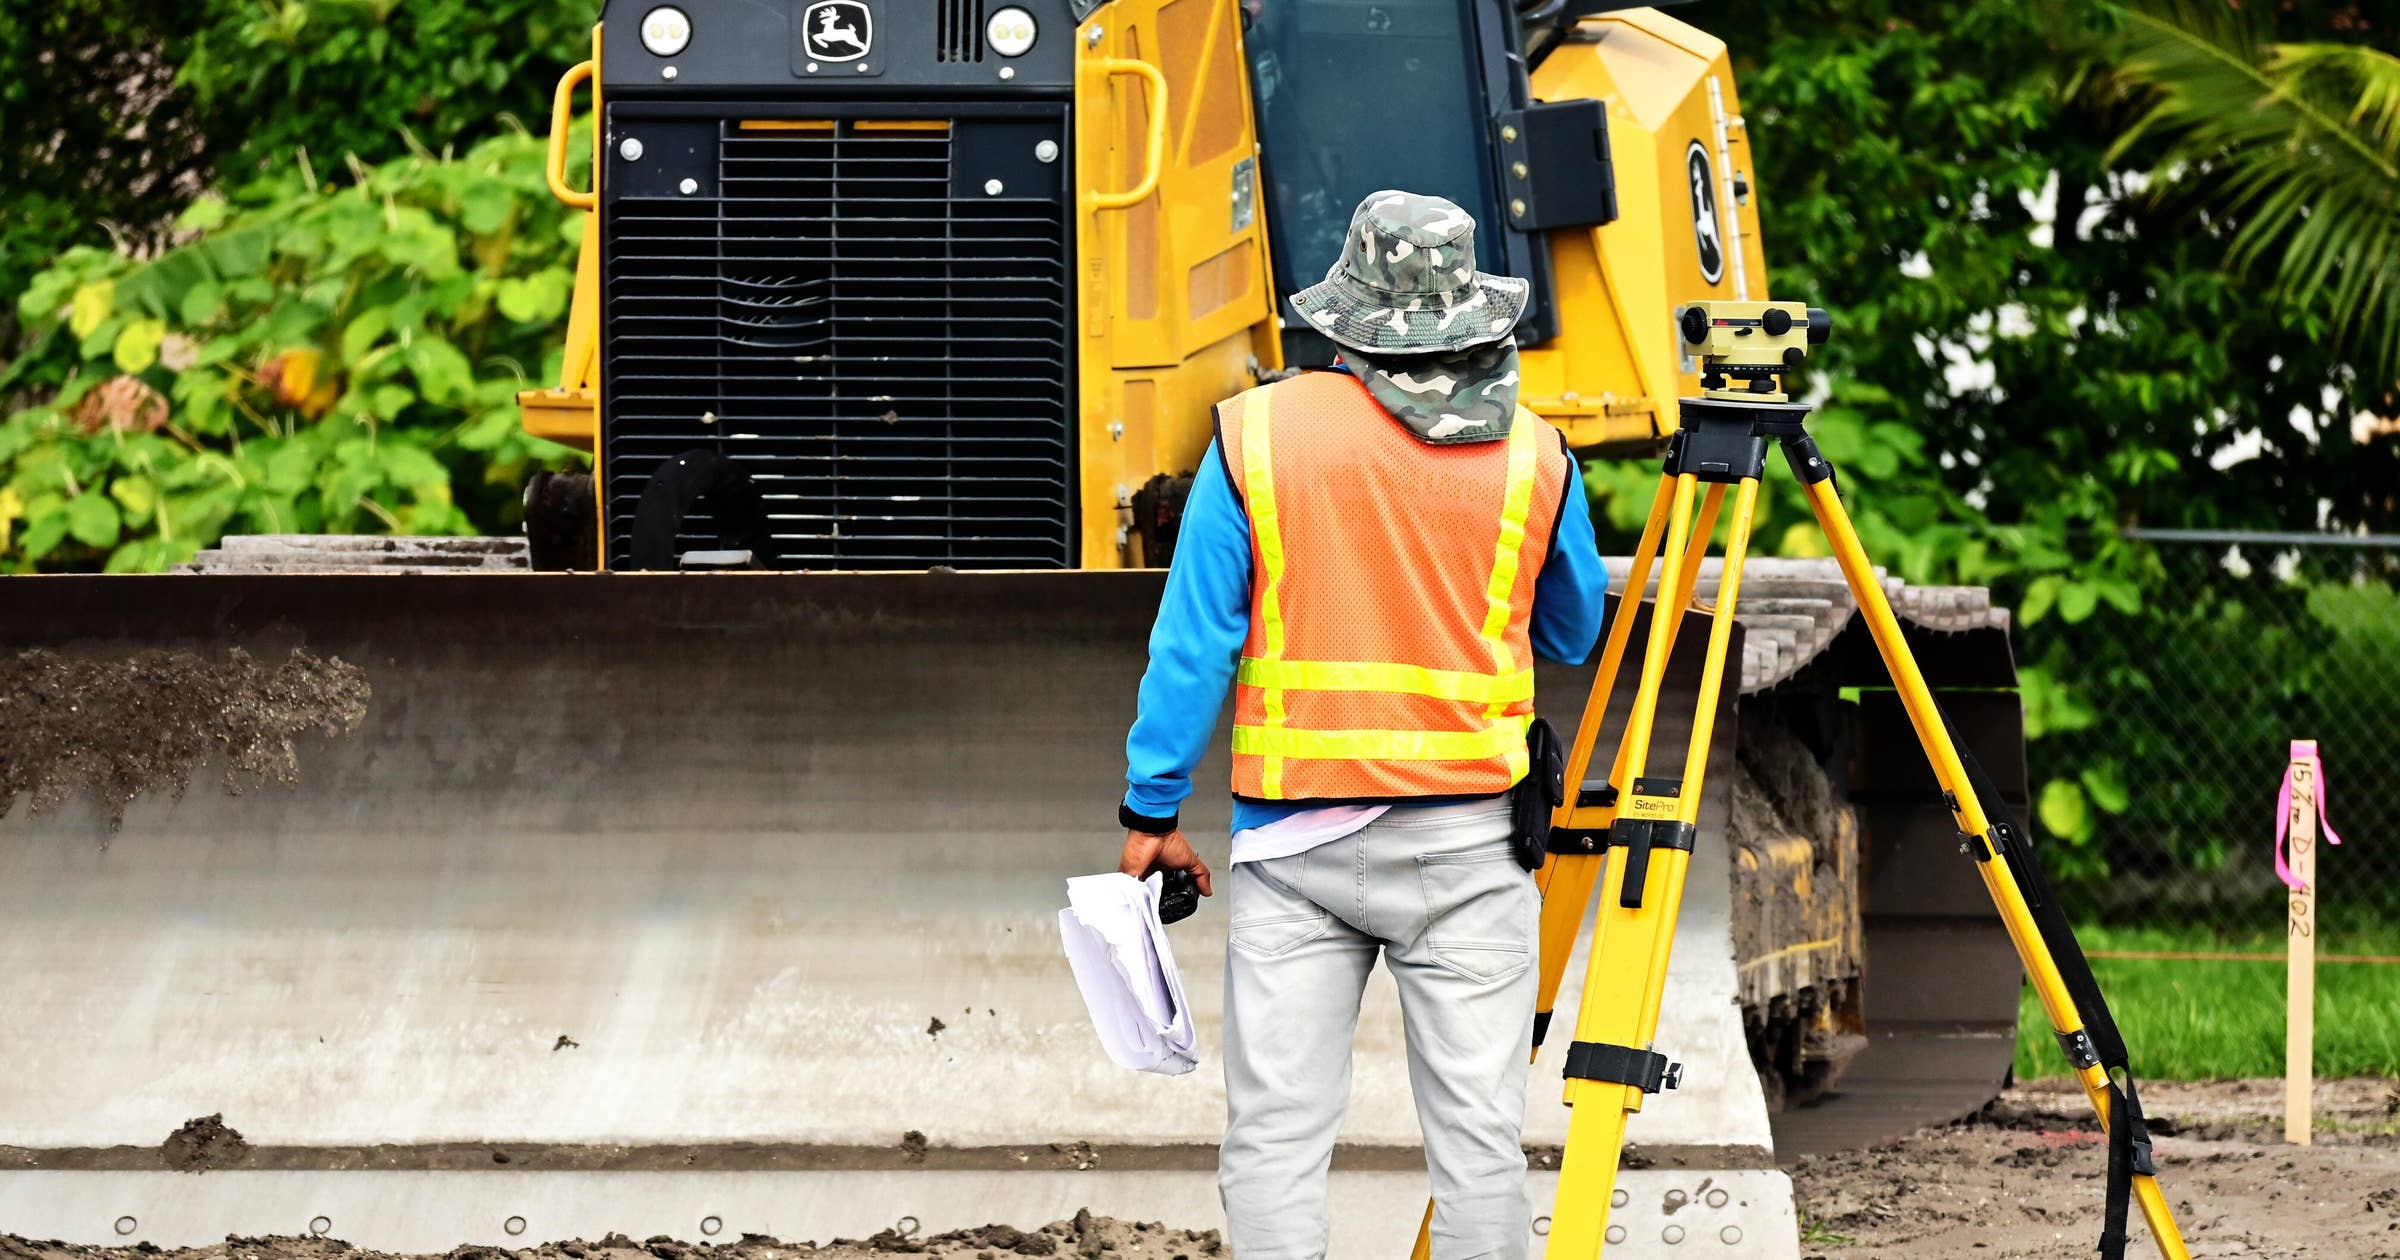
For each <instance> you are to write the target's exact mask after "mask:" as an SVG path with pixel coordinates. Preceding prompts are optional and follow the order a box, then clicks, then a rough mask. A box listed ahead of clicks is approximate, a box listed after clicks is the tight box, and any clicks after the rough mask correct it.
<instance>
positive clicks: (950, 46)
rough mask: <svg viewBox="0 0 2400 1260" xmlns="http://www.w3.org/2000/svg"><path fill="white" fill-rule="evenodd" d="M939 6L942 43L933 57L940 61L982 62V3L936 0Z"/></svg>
mask: <svg viewBox="0 0 2400 1260" xmlns="http://www.w3.org/2000/svg"><path fill="white" fill-rule="evenodd" d="M936 2H937V3H939V4H940V5H941V31H940V35H941V39H940V42H939V43H938V44H936V45H935V47H936V49H937V51H936V52H935V53H934V56H935V57H936V58H937V59H939V60H942V61H981V60H983V0H936Z"/></svg>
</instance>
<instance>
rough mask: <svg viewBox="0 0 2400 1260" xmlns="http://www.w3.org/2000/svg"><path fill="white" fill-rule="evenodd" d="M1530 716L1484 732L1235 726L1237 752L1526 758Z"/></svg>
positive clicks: (1314, 757) (1310, 757)
mask: <svg viewBox="0 0 2400 1260" xmlns="http://www.w3.org/2000/svg"><path fill="white" fill-rule="evenodd" d="M1532 721H1533V719H1532V718H1531V717H1530V716H1518V717H1504V718H1502V719H1500V721H1499V722H1498V723H1497V724H1496V725H1493V726H1488V727H1485V728H1484V729H1482V730H1480V731H1297V730H1291V729H1289V728H1285V727H1268V726H1237V727H1234V728H1233V751H1234V753H1235V754H1236V755H1237V756H1239V755H1248V756H1256V757H1265V758H1268V759H1269V764H1273V763H1274V761H1275V760H1277V759H1280V758H1285V757H1291V758H1297V759H1299V760H1303V761H1489V760H1491V759H1492V758H1494V757H1500V756H1506V755H1509V754H1510V752H1511V751H1512V750H1513V751H1514V754H1515V756H1516V757H1517V758H1518V759H1520V760H1521V759H1522V758H1523V757H1524V756H1525V728H1526V726H1528V725H1529V724H1531V723H1532Z"/></svg>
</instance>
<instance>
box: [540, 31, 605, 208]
mask: <svg viewBox="0 0 2400 1260" xmlns="http://www.w3.org/2000/svg"><path fill="white" fill-rule="evenodd" d="M593 69H594V63H592V62H589V61H581V62H577V63H576V64H575V65H573V66H571V67H569V68H568V70H567V72H566V73H565V74H562V75H560V76H559V78H558V92H557V94H556V95H554V96H552V97H551V98H550V165H549V169H548V170H547V171H545V172H544V173H545V174H547V175H548V176H549V177H550V195H551V196H553V197H556V198H558V199H559V200H560V201H562V202H564V203H566V204H567V205H568V206H569V207H571V208H573V209H576V210H589V209H591V208H592V207H593V206H596V205H598V204H599V203H600V198H599V196H598V195H597V194H595V193H588V192H577V191H576V190H574V189H572V188H569V187H568V186H567V130H568V128H570V127H572V126H573V125H574V123H575V88H576V86H577V85H579V84H581V83H582V82H583V81H584V80H586V79H589V78H591V77H592V71H593ZM597 173H598V172H597V171H595V172H594V174H597Z"/></svg>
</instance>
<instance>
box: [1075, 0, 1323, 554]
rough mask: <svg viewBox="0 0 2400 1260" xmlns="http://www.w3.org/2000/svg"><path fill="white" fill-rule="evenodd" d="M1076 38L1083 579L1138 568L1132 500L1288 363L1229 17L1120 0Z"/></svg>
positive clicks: (1170, 1)
mask: <svg viewBox="0 0 2400 1260" xmlns="http://www.w3.org/2000/svg"><path fill="white" fill-rule="evenodd" d="M1076 34H1077V38H1076V41H1075V44H1076V49H1077V55H1078V56H1079V57H1080V58H1081V66H1080V69H1079V71H1078V73H1077V74H1076V78H1075V161H1076V168H1075V169H1076V184H1077V190H1078V191H1077V200H1078V206H1077V216H1078V218H1077V230H1076V241H1077V245H1076V263H1077V270H1078V281H1079V284H1078V290H1077V302H1076V305H1077V309H1078V323H1079V327H1078V328H1077V330H1076V336H1077V341H1078V352H1077V354H1076V362H1077V381H1076V385H1077V391H1076V392H1077V397H1078V399H1079V404H1080V405H1079V410H1080V426H1081V451H1080V455H1081V461H1080V467H1081V478H1080V484H1079V486H1078V492H1079V493H1080V495H1081V496H1082V502H1081V504H1080V507H1081V512H1080V516H1081V520H1082V556H1083V567H1084V568H1087V569H1095V568H1116V567H1120V566H1123V565H1127V564H1130V563H1135V562H1137V561H1138V558H1137V557H1134V556H1132V555H1130V554H1129V552H1128V550H1127V546H1126V544H1127V540H1128V527H1129V525H1130V520H1131V518H1130V514H1129V513H1130V507H1131V497H1132V495H1133V493H1134V491H1136V490H1138V489H1139V488H1140V487H1141V486H1142V484H1143V483H1144V482H1146V481H1148V480H1149V479H1150V478H1151V477H1153V476H1155V475H1158V474H1161V473H1164V474H1168V475H1174V474H1178V473H1188V472H1191V471H1193V469H1194V468H1196V467H1197V466H1198V465H1199V462H1200V456H1201V453H1202V452H1203V451H1205V450H1206V449H1207V447H1208V442H1209V438H1210V435H1211V433H1212V431H1213V427H1214V426H1213V422H1212V420H1211V412H1210V408H1211V407H1213V406H1214V405H1215V404H1216V403H1217V402H1219V401H1220V400H1222V399H1224V398H1226V397H1228V396H1230V395H1232V394H1235V393H1238V392H1240V391H1241V390H1244V389H1247V388H1249V387H1250V386H1251V385H1253V384H1255V383H1256V381H1257V374H1258V372H1260V371H1261V370H1264V369H1272V368H1276V367H1280V366H1282V362H1283V356H1282V348H1281V342H1280V341H1279V339H1278V338H1277V336H1276V323H1275V294H1274V284H1273V280H1272V275H1273V273H1272V271H1271V270H1270V269H1269V267H1268V265H1267V258H1268V255H1267V233H1266V215H1265V209H1264V206H1263V205H1262V204H1261V203H1260V201H1259V199H1258V198H1257V196H1255V195H1252V196H1250V197H1248V198H1238V199H1237V192H1238V190H1239V188H1240V187H1241V186H1242V185H1244V184H1245V183H1246V184H1247V185H1248V186H1249V187H1250V188H1252V189H1255V188H1256V187H1257V178H1258V174H1257V159H1258V143H1257V134H1256V130H1255V124H1254V123H1253V121H1252V116H1251V108H1250V75H1249V69H1248V65H1247V58H1246V56H1245V54H1244V51H1243V48H1242V31H1241V14H1240V10H1239V8H1238V6H1237V5H1236V4H1235V3H1234V0H1116V3H1114V4H1110V5H1107V6H1104V7H1103V8H1102V9H1101V10H1100V11H1099V12H1098V13H1096V14H1094V15H1093V17H1092V18H1091V19H1090V20H1089V21H1087V22H1086V23H1085V24H1084V26H1083V27H1082V29H1081V30H1079V31H1078V32H1077V33H1076ZM1142 67H1147V68H1150V69H1152V70H1155V71H1156V72H1157V77H1156V78H1155V79H1152V78H1149V77H1148V76H1146V75H1144V74H1143V73H1141V68H1142ZM1160 88H1163V89H1164V95H1165V97H1166V104H1165V109H1164V111H1163V114H1164V119H1163V139H1162V143H1161V151H1160V152H1159V153H1158V155H1157V157H1158V163H1157V169H1156V171H1155V175H1156V178H1155V180H1154V181H1153V180H1152V179H1151V178H1150V177H1151V175H1152V174H1153V172H1152V170H1151V169H1150V166H1151V156H1152V155H1151V153H1150V151H1149V149H1150V133H1151V129H1152V127H1153V125H1154V124H1157V123H1158V122H1159V121H1160V120H1158V119H1154V118H1153V116H1152V110H1153V109H1154V108H1155V101H1154V97H1155V96H1156V95H1157V93H1158V90H1159V89H1160ZM1144 185H1153V186H1152V187H1150V188H1149V189H1148V191H1147V192H1143V187H1144ZM1133 192H1143V195H1142V196H1140V197H1139V198H1134V199H1131V200H1130V204H1126V205H1123V206H1122V207H1119V206H1117V205H1116V204H1115V203H1116V202H1118V201H1124V200H1127V197H1128V194H1129V193H1133Z"/></svg>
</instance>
